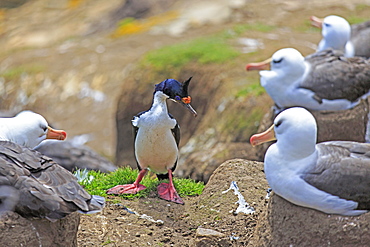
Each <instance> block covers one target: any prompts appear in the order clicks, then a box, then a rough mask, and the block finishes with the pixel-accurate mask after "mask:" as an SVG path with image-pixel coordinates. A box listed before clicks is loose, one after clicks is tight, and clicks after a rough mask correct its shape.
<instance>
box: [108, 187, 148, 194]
mask: <svg viewBox="0 0 370 247" xmlns="http://www.w3.org/2000/svg"><path fill="white" fill-rule="evenodd" d="M145 188H146V187H145V186H144V185H142V184H138V185H135V184H124V185H116V186H114V187H113V188H110V189H108V190H107V194H114V195H119V194H136V193H137V192H139V191H141V190H143V189H145Z"/></svg>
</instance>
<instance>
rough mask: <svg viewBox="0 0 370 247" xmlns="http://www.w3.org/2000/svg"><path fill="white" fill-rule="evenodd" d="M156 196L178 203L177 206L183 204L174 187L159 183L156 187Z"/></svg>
mask: <svg viewBox="0 0 370 247" xmlns="http://www.w3.org/2000/svg"><path fill="white" fill-rule="evenodd" d="M157 191H158V196H159V198H161V199H163V200H166V201H170V202H174V203H178V204H184V201H183V200H182V199H181V197H180V196H179V195H178V194H177V192H176V189H175V187H173V186H170V185H169V184H167V183H161V184H160V185H158V187H157Z"/></svg>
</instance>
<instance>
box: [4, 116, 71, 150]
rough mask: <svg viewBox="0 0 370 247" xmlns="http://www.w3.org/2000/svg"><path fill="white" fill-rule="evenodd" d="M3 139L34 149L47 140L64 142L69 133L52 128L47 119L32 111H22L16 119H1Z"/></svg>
mask: <svg viewBox="0 0 370 247" xmlns="http://www.w3.org/2000/svg"><path fill="white" fill-rule="evenodd" d="M0 124H1V129H0V135H1V137H2V138H3V139H6V140H8V141H12V142H15V143H17V144H19V145H23V146H26V147H29V148H34V147H36V146H37V145H39V144H40V143H41V142H42V141H43V140H45V139H56V140H64V139H65V138H66V137H67V133H66V132H65V131H63V130H55V129H53V128H51V127H50V126H49V125H48V123H47V121H46V120H45V118H44V117H43V116H41V115H40V114H37V113H34V112H32V111H22V112H20V113H19V114H17V115H16V116H15V117H14V118H3V119H0Z"/></svg>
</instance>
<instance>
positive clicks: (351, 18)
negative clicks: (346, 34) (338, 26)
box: [346, 15, 367, 24]
mask: <svg viewBox="0 0 370 247" xmlns="http://www.w3.org/2000/svg"><path fill="white" fill-rule="evenodd" d="M346 19H347V21H348V22H349V23H350V24H357V23H362V22H365V21H367V18H363V17H359V16H354V15H352V16H349V17H347V18H346Z"/></svg>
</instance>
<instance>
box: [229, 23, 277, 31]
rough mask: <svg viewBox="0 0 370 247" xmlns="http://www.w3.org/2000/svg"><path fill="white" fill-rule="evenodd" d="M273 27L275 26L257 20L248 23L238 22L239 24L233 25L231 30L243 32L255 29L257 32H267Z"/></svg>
mask: <svg viewBox="0 0 370 247" xmlns="http://www.w3.org/2000/svg"><path fill="white" fill-rule="evenodd" d="M275 28H276V27H274V26H270V25H266V24H264V23H260V22H257V23H250V24H240V25H237V26H235V27H234V28H233V30H234V31H235V32H236V33H237V34H243V33H245V32H247V31H257V32H262V33H269V32H271V31H273V30H274V29H275Z"/></svg>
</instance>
